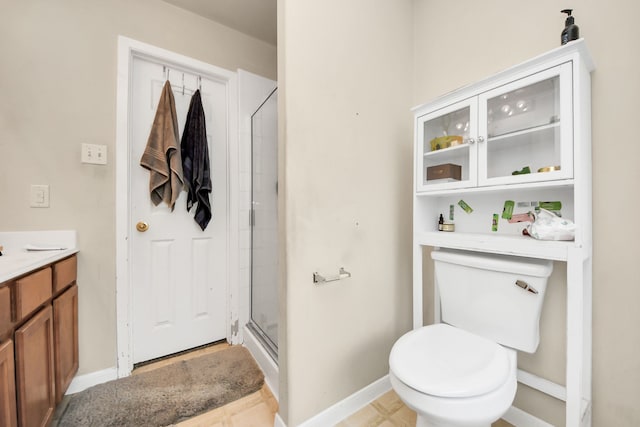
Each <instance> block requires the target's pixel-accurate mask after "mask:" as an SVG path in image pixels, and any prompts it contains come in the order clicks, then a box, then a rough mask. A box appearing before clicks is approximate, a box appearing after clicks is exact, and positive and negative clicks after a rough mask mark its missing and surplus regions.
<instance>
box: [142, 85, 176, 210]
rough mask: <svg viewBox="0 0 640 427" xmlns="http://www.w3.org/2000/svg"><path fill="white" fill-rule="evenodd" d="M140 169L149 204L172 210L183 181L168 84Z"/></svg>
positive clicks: (173, 102) (174, 109) (174, 115)
mask: <svg viewBox="0 0 640 427" xmlns="http://www.w3.org/2000/svg"><path fill="white" fill-rule="evenodd" d="M140 165H141V166H142V167H144V168H146V169H149V193H150V196H151V201H152V202H153V204H154V205H156V206H157V205H158V204H159V203H160V202H165V203H166V204H167V205H168V206H169V207H170V208H171V210H173V208H174V206H175V203H176V200H177V199H178V196H179V195H180V191H182V188H183V187H184V179H183V177H182V158H181V156H180V136H179V132H178V118H177V114H176V103H175V100H174V99H173V92H172V91H171V84H170V83H169V81H168V80H167V82H166V83H165V84H164V87H163V88H162V95H161V96H160V101H159V102H158V109H157V111H156V117H155V118H154V119H153V126H152V127H151V132H150V133H149V139H148V140H147V147H146V148H145V150H144V153H143V154H142V158H141V159H140Z"/></svg>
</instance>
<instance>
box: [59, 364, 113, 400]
mask: <svg viewBox="0 0 640 427" xmlns="http://www.w3.org/2000/svg"><path fill="white" fill-rule="evenodd" d="M117 378H118V369H117V368H116V367H113V368H107V369H103V370H101V371H95V372H90V373H88V374H84V375H77V376H76V377H74V378H73V380H72V381H71V384H69V388H68V389H67V391H66V393H65V395H67V394H75V393H79V392H81V391H83V390H86V389H88V388H89V387H93V386H94V385H98V384H102V383H106V382H109V381H112V380H115V379H117Z"/></svg>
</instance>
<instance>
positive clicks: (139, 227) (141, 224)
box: [136, 221, 149, 233]
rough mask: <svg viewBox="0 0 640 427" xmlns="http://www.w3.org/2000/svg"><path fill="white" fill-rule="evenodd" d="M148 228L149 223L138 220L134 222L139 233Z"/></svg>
mask: <svg viewBox="0 0 640 427" xmlns="http://www.w3.org/2000/svg"><path fill="white" fill-rule="evenodd" d="M148 229H149V224H147V223H146V222H144V221H140V222H138V223H137V224H136V230H138V231H139V232H141V233H144V232H145V231H147V230H148Z"/></svg>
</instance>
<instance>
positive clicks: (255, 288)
mask: <svg viewBox="0 0 640 427" xmlns="http://www.w3.org/2000/svg"><path fill="white" fill-rule="evenodd" d="M251 176H252V178H251V204H252V211H251V321H250V322H249V327H250V328H251V329H252V330H253V331H254V332H255V333H256V334H257V335H258V337H259V338H260V340H261V341H262V342H263V344H264V346H265V349H266V350H267V351H268V352H269V353H270V354H271V355H272V356H273V358H274V359H275V360H277V356H278V95H277V89H276V90H274V91H273V92H272V93H271V94H270V95H269V97H268V98H267V99H266V100H265V101H264V103H263V104H262V105H261V106H260V107H259V108H258V110H257V111H256V112H255V113H254V114H253V116H251Z"/></svg>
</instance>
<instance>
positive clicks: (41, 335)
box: [0, 255, 79, 427]
mask: <svg viewBox="0 0 640 427" xmlns="http://www.w3.org/2000/svg"><path fill="white" fill-rule="evenodd" d="M76 267H77V261H76V255H72V256H70V257H68V258H65V259H63V260H60V261H57V262H55V263H53V264H51V265H49V266H45V267H44V268H41V269H38V270H35V271H34V272H31V273H28V274H26V275H24V276H22V277H18V278H16V279H11V280H9V281H8V282H5V283H2V284H0V427H5V426H6V427H16V426H17V427H32V426H33V427H45V426H48V425H49V424H50V422H51V420H52V418H53V414H54V413H55V407H56V404H57V403H59V402H60V401H61V400H62V397H63V396H64V393H65V392H66V390H67V388H68V387H69V384H70V383H71V381H72V379H73V377H74V375H75V373H76V372H77V370H78V364H79V363H78V362H79V360H78V286H77V284H76Z"/></svg>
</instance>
